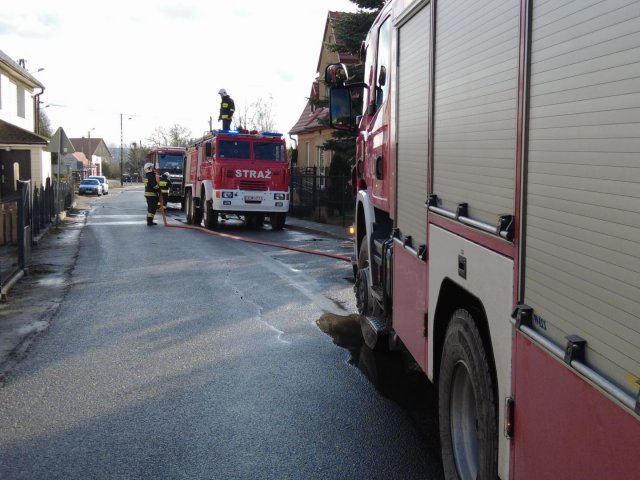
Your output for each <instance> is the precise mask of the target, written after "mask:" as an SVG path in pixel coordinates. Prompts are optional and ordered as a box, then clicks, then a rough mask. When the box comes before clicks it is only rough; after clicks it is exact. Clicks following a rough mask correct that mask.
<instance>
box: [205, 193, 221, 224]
mask: <svg viewBox="0 0 640 480" xmlns="http://www.w3.org/2000/svg"><path fill="white" fill-rule="evenodd" d="M202 200H203V201H202V205H203V210H204V226H205V228H208V229H209V230H213V229H214V228H216V227H217V226H218V212H216V211H215V210H214V209H213V208H211V202H207V201H205V199H204V198H203V199H202Z"/></svg>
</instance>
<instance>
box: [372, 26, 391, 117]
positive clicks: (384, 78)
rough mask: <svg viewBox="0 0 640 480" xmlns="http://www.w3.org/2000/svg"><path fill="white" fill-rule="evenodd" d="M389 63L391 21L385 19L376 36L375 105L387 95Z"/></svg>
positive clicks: (381, 102) (380, 103) (379, 103)
mask: <svg viewBox="0 0 640 480" xmlns="http://www.w3.org/2000/svg"><path fill="white" fill-rule="evenodd" d="M390 63H391V20H390V18H387V19H386V20H385V22H384V23H383V24H382V26H381V27H380V30H379V34H378V68H377V70H376V80H375V81H376V104H377V105H378V106H380V105H382V104H383V103H384V101H385V100H386V99H387V96H388V95H389V83H390V82H389V72H390V69H389V65H390Z"/></svg>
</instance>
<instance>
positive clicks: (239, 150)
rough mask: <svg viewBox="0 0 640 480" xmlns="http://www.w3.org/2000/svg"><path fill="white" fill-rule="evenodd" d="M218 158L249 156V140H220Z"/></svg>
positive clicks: (247, 157)
mask: <svg viewBox="0 0 640 480" xmlns="http://www.w3.org/2000/svg"><path fill="white" fill-rule="evenodd" d="M218 158H240V159H247V160H249V159H250V158H251V144H250V143H249V142H242V141H233V140H220V143H219V145H218Z"/></svg>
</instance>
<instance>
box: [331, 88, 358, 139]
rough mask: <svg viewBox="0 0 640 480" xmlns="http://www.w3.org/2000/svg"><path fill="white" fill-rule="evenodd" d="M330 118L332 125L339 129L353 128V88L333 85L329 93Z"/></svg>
mask: <svg viewBox="0 0 640 480" xmlns="http://www.w3.org/2000/svg"><path fill="white" fill-rule="evenodd" d="M329 119H330V121H331V126H332V127H333V128H335V129H337V130H352V129H353V117H352V115H351V89H350V88H349V87H333V88H332V89H331V91H330V93H329Z"/></svg>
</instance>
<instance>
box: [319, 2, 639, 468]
mask: <svg viewBox="0 0 640 480" xmlns="http://www.w3.org/2000/svg"><path fill="white" fill-rule="evenodd" d="M361 53H362V56H363V61H364V84H360V85H357V84H348V83H345V82H344V81H343V79H344V78H347V72H346V68H345V67H344V66H342V65H330V66H329V67H328V68H327V71H326V75H325V81H326V82H327V83H329V84H330V85H331V86H332V88H331V92H330V111H331V123H332V126H334V127H335V128H340V129H350V128H353V129H355V130H356V131H357V135H358V136H357V149H356V152H357V153H356V167H355V169H354V180H355V183H356V185H357V188H358V192H357V200H356V218H355V227H356V234H355V245H354V252H355V255H354V270H355V272H356V285H355V292H356V299H357V304H358V308H359V310H360V312H361V314H362V315H361V319H362V320H361V324H362V329H363V334H364V337H365V340H366V342H367V344H368V345H369V346H371V347H376V348H377V347H395V346H401V347H402V348H406V349H407V350H408V351H409V352H410V353H411V354H412V356H413V358H414V359H415V360H416V362H417V363H418V364H419V365H420V367H421V368H422V369H423V370H424V372H425V374H426V375H427V376H428V378H429V379H430V380H431V381H432V382H434V384H435V385H437V387H438V395H439V417H440V418H439V420H440V421H439V424H440V440H441V445H442V459H443V466H444V470H445V474H446V477H447V478H460V479H476V478H477V479H495V478H502V479H508V478H510V479H518V480H520V479H532V480H533V479H535V480H540V479H557V478H580V479H598V480H600V479H605V478H606V479H623V478H625V479H626V478H638V475H639V474H638V465H637V461H636V459H637V455H638V449H639V448H640V396H639V395H640V394H639V383H638V382H639V381H638V378H639V377H640V1H639V0H610V1H606V2H603V1H590V0H589V1H584V2H582V1H581V2H576V1H572V0H550V1H543V0H495V1H491V2H474V1H460V0H437V1H436V0H431V1H428V0H392V1H390V2H388V3H387V4H386V5H385V7H384V8H383V10H382V11H381V12H380V14H379V16H378V17H377V19H376V20H375V22H374V23H373V25H372V27H371V30H370V31H369V34H368V36H367V39H366V41H365V42H364V43H363V47H362V52H361ZM355 97H359V98H361V101H362V104H363V107H362V112H359V111H357V112H356V111H355V109H354V108H353V105H354V98H355ZM356 115H357V116H356Z"/></svg>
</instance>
